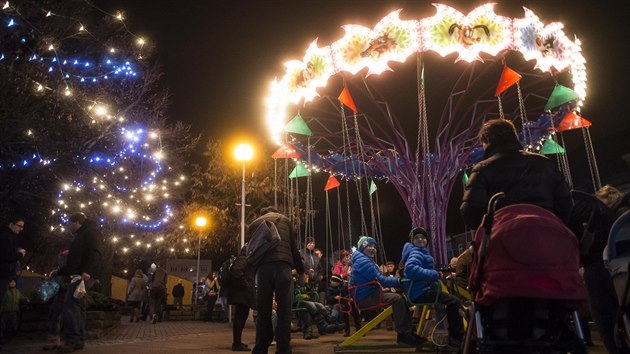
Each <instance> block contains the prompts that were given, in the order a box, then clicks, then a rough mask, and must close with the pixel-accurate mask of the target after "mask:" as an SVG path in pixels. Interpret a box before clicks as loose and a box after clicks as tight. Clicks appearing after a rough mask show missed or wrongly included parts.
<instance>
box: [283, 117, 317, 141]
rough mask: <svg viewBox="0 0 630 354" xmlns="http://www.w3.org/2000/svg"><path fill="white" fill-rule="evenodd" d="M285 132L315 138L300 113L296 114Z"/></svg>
mask: <svg viewBox="0 0 630 354" xmlns="http://www.w3.org/2000/svg"><path fill="white" fill-rule="evenodd" d="M284 131H286V132H289V133H295V134H301V135H307V136H313V132H312V131H311V129H310V128H309V127H308V125H306V122H305V121H304V119H303V118H302V116H301V115H300V113H298V114H296V115H295V117H293V119H291V120H290V121H289V122H288V123H287V124H286V125H285V126H284Z"/></svg>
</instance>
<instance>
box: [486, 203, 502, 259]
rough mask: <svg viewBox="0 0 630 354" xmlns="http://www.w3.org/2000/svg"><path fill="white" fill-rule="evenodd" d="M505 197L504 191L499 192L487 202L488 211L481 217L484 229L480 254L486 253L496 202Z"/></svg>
mask: <svg viewBox="0 0 630 354" xmlns="http://www.w3.org/2000/svg"><path fill="white" fill-rule="evenodd" d="M504 197H505V193H503V192H499V193H497V194H495V195H493V196H492V198H490V201H489V202H488V211H487V212H486V215H484V217H483V222H482V225H483V229H484V230H485V233H484V237H483V241H481V245H480V256H482V257H483V256H485V255H486V254H487V253H488V243H490V233H492V226H493V224H494V212H495V211H496V210H497V204H498V203H499V201H500V200H501V199H503V198H504Z"/></svg>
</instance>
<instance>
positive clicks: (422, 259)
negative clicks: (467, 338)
mask: <svg viewBox="0 0 630 354" xmlns="http://www.w3.org/2000/svg"><path fill="white" fill-rule="evenodd" d="M409 236H410V239H411V240H410V242H407V243H405V245H404V246H403V252H402V260H403V262H404V264H405V268H404V270H403V275H402V276H403V278H405V279H410V280H411V281H409V282H404V283H403V288H404V289H405V294H407V295H408V297H409V300H410V301H411V302H413V303H427V302H433V301H435V298H436V296H437V292H438V291H439V292H440V294H439V297H438V302H440V303H441V304H443V305H445V306H446V316H447V318H448V339H447V345H448V347H450V348H452V349H453V350H455V349H458V348H460V347H461V344H462V339H463V335H464V326H463V322H462V317H461V316H460V314H459V308H460V307H461V303H460V301H459V299H458V298H457V297H455V296H453V295H451V294H449V293H448V292H443V291H442V290H441V286H440V284H439V282H438V280H439V274H438V272H437V271H436V270H435V266H434V264H433V257H431V255H430V254H429V251H428V250H427V246H428V244H429V240H430V237H429V233H428V232H427V230H425V229H424V228H422V227H416V228H413V229H412V230H411V232H410V233H409Z"/></svg>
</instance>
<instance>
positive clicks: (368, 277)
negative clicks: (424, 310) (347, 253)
mask: <svg viewBox="0 0 630 354" xmlns="http://www.w3.org/2000/svg"><path fill="white" fill-rule="evenodd" d="M376 246H377V243H376V240H375V239H374V238H372V237H369V236H362V237H361V238H359V242H358V243H357V250H358V252H354V253H353V254H352V256H351V257H350V266H351V267H352V275H351V277H350V286H356V287H357V290H356V291H353V294H352V295H353V297H354V300H355V304H354V305H357V307H359V308H360V309H365V308H374V307H375V306H381V307H385V306H388V305H391V306H392V311H393V315H394V322H396V332H397V338H396V341H397V342H398V344H402V345H407V346H413V347H417V346H421V345H422V344H424V343H425V342H426V341H427V340H426V338H422V337H419V336H418V335H416V333H415V331H414V328H413V326H412V324H411V314H410V313H409V306H408V304H407V300H405V298H404V297H403V296H402V295H401V294H399V293H387V292H382V291H381V288H396V287H399V286H400V284H401V283H400V279H399V278H395V277H388V276H385V275H383V273H381V271H380V269H379V267H378V265H377V264H376V262H375V260H374V258H375V257H376ZM374 281H377V282H379V284H380V285H381V287H379V286H377V285H371V284H370V285H366V284H369V283H370V282H374Z"/></svg>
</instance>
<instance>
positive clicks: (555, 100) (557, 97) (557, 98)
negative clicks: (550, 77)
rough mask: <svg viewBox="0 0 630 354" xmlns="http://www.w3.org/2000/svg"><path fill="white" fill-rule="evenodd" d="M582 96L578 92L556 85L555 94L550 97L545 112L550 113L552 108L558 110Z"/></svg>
mask: <svg viewBox="0 0 630 354" xmlns="http://www.w3.org/2000/svg"><path fill="white" fill-rule="evenodd" d="M578 98H580V96H579V95H578V94H577V92H575V91H573V90H571V89H570V88H568V87H565V86H562V85H556V87H554V89H553V92H551V96H549V100H548V101H547V104H546V105H545V111H550V110H551V109H552V108H556V107H558V106H560V105H563V104H565V103H567V102H570V101H573V100H577V99H578Z"/></svg>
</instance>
